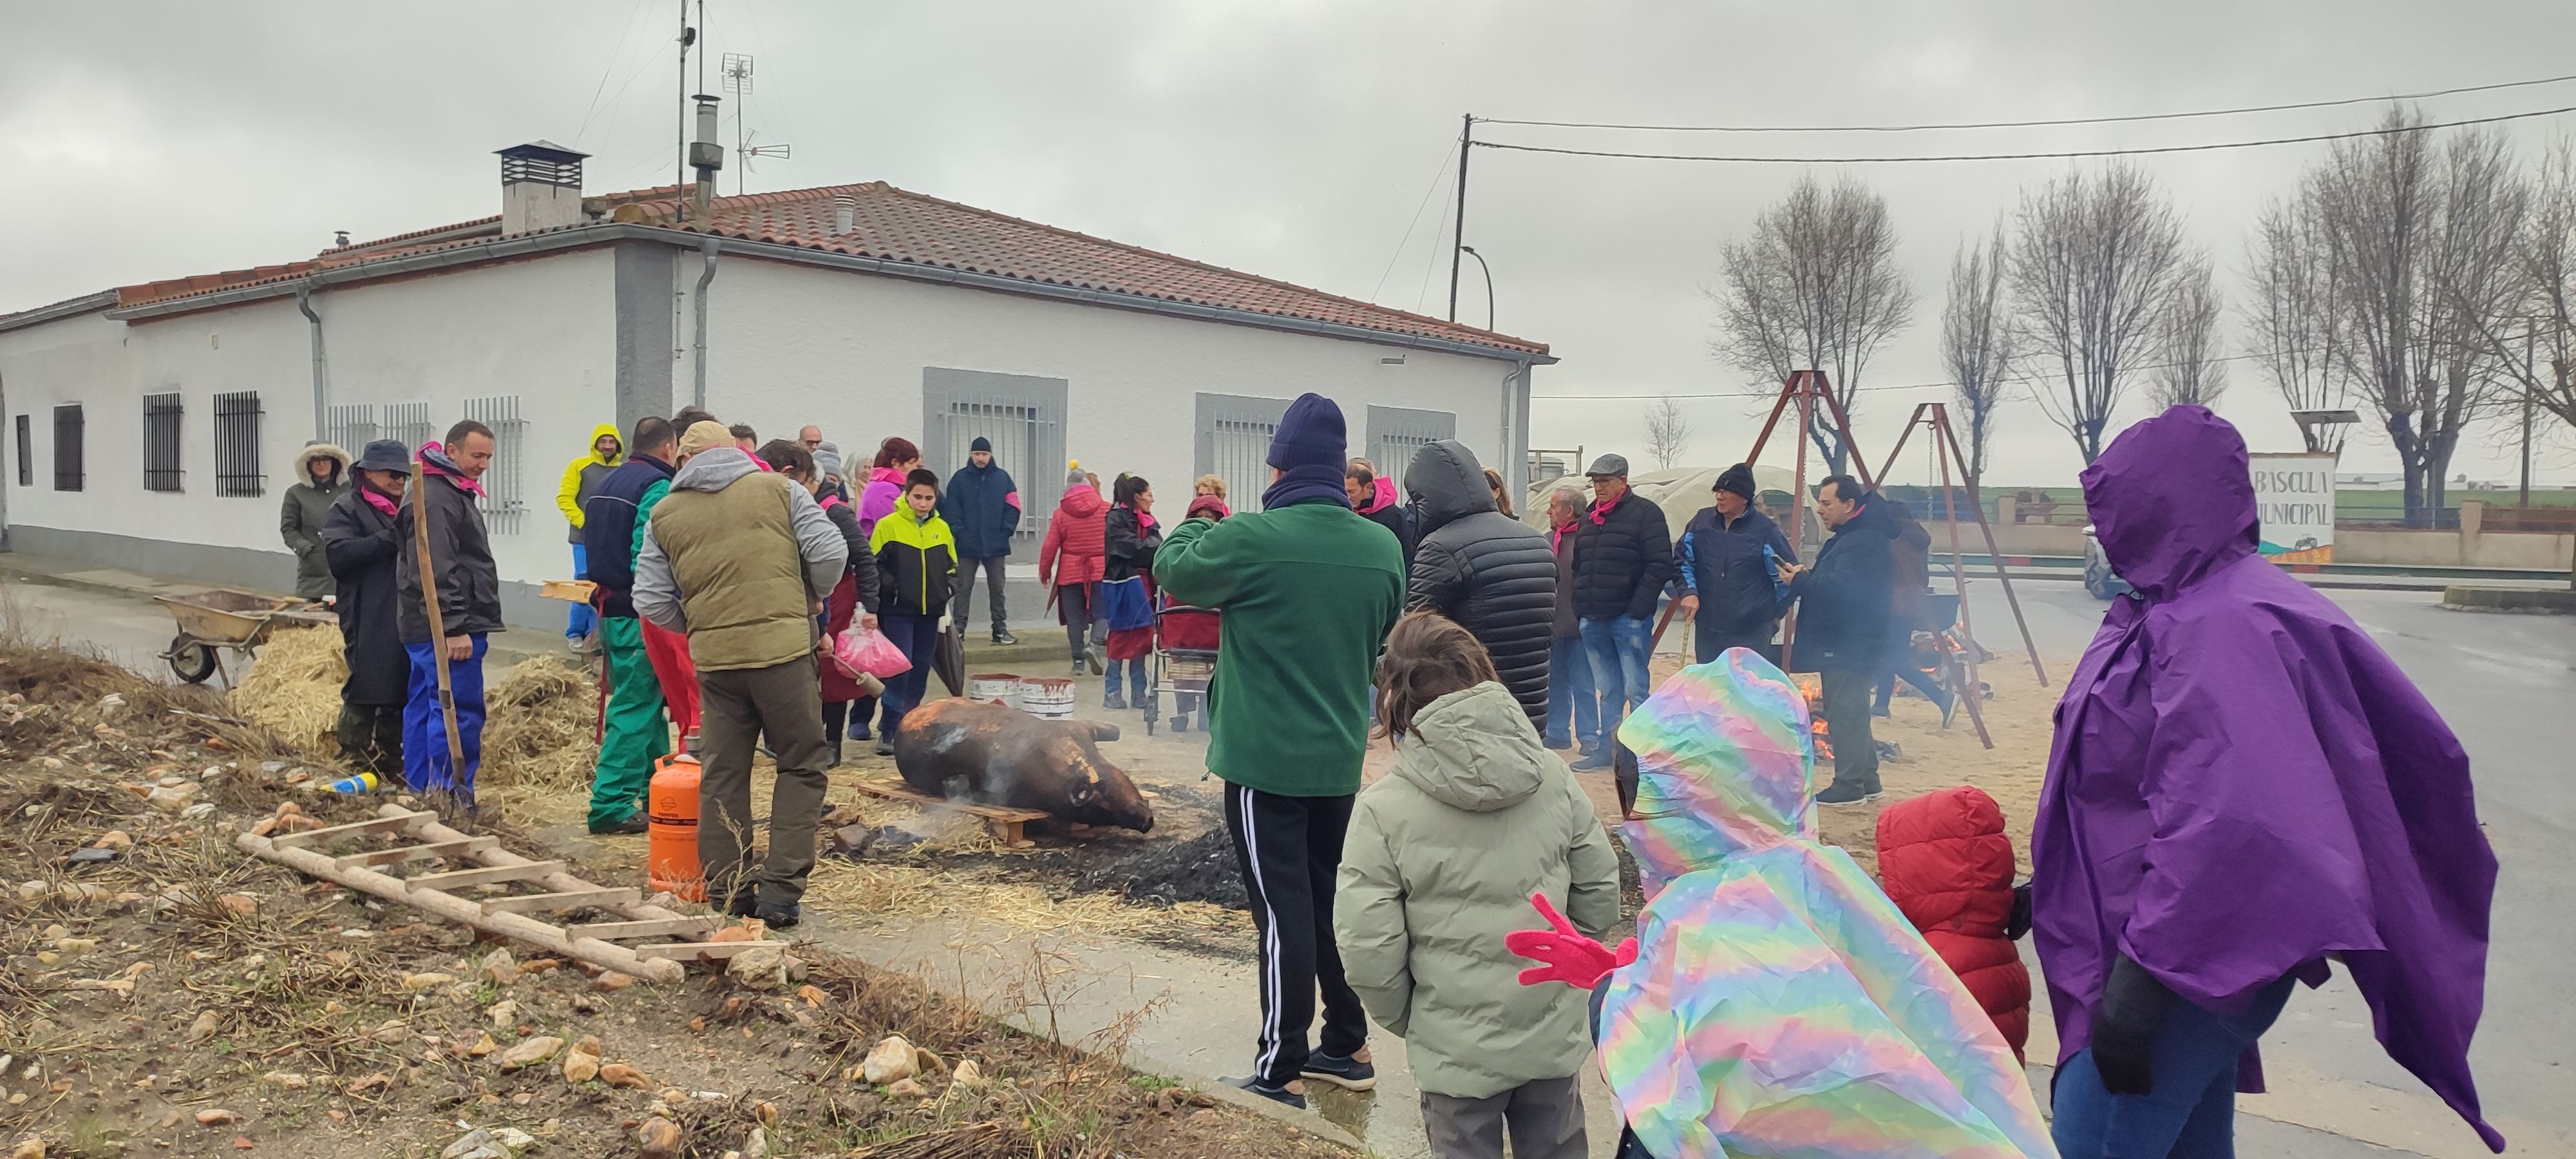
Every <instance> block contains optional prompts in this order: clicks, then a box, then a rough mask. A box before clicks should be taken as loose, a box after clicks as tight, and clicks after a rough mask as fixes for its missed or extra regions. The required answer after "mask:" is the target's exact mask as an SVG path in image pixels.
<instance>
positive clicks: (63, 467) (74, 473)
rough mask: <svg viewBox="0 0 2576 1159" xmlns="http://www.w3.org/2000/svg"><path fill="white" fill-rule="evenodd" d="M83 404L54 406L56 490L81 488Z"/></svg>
mask: <svg viewBox="0 0 2576 1159" xmlns="http://www.w3.org/2000/svg"><path fill="white" fill-rule="evenodd" d="M83 426H84V424H83V420H82V418H81V406H80V404H79V403H72V404H70V405H68V406H58V407H55V408H54V490H56V491H78V490H80V489H81V479H82V475H81V438H82V434H83Z"/></svg>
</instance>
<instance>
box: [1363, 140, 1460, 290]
mask: <svg viewBox="0 0 2576 1159" xmlns="http://www.w3.org/2000/svg"><path fill="white" fill-rule="evenodd" d="M1457 150H1458V143H1457V142H1455V141H1452V142H1450V143H1449V147H1448V148H1445V149H1442V150H1441V151H1440V167H1439V168H1436V169H1433V170H1432V171H1431V184H1429V185H1426V186H1423V188H1422V202H1421V204H1418V205H1416V206H1414V207H1413V220H1411V221H1408V222H1405V223H1404V236H1403V237H1401V238H1399V239H1397V240H1396V243H1395V252H1394V253H1391V254H1388V255H1387V258H1386V268H1385V269H1384V270H1381V271H1379V272H1378V275H1377V288H1376V289H1372V290H1370V291H1369V301H1372V302H1374V301H1376V300H1377V296H1378V292H1379V291H1381V290H1384V289H1386V279H1387V277H1388V276H1389V275H1391V274H1393V273H1395V263H1396V262H1398V261H1401V260H1403V258H1404V247H1405V246H1406V245H1408V244H1410V243H1411V242H1412V241H1413V228H1414V227H1415V226H1418V225H1420V224H1422V211H1423V210H1425V209H1428V208H1430V207H1431V195H1432V194H1434V193H1437V192H1439V191H1440V179H1441V178H1442V177H1446V176H1448V174H1449V155H1450V154H1451V153H1454V152H1457Z"/></svg>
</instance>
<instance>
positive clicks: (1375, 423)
mask: <svg viewBox="0 0 2576 1159" xmlns="http://www.w3.org/2000/svg"><path fill="white" fill-rule="evenodd" d="M1457 437H1458V416H1457V415H1454V414H1451V413H1450V412H1448V411H1445V410H1414V409H1412V408H1410V407H1400V406H1372V407H1370V408H1368V448H1369V455H1368V457H1369V462H1370V463H1372V464H1375V465H1376V467H1377V473H1378V474H1380V475H1383V476H1386V477H1388V478H1392V479H1394V480H1395V481H1396V485H1397V486H1399V487H1400V486H1402V485H1403V483H1404V469H1405V468H1407V467H1410V466H1412V465H1413V453H1414V452H1415V451H1418V450H1421V449H1422V447H1423V444H1426V443H1432V442H1437V441H1439V440H1441V439H1454V438H1457Z"/></svg>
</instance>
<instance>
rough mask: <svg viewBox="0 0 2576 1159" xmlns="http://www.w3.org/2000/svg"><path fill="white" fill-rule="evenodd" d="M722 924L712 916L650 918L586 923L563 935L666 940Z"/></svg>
mask: <svg viewBox="0 0 2576 1159" xmlns="http://www.w3.org/2000/svg"><path fill="white" fill-rule="evenodd" d="M724 924H725V920H724V919H723V918H720V917H717V916H715V915H713V914H709V915H707V916H705V917H695V918H652V919H649V920H646V921H640V922H588V923H584V924H582V925H577V926H566V927H564V932H566V933H569V934H571V935H573V936H574V937H577V938H597V939H599V940H600V941H603V942H613V941H616V940H618V939H620V938H667V937H670V936H671V935H673V934H709V933H714V932H715V931H716V929H717V928H719V927H721V926H723V925H724Z"/></svg>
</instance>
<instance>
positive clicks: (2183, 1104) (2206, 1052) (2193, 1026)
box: [2049, 978, 2296, 1159]
mask: <svg viewBox="0 0 2576 1159" xmlns="http://www.w3.org/2000/svg"><path fill="white" fill-rule="evenodd" d="M2295 982H2296V979H2292V978H2283V979H2281V980H2280V981H2278V982H2274V983H2272V984H2271V985H2269V986H2266V987H2264V988H2263V989H2261V990H2259V991H2256V992H2255V995H2254V1001H2253V1006H2252V1008H2251V1009H2249V1010H2247V1011H2246V1012H2245V1013H2243V1014H2240V1015H2236V1016H2233V1017H2229V1016H2225V1015H2220V1014H2215V1013H2212V1012H2210V1011H2208V1010H2205V1009H2203V1008H2201V1007H2200V1006H2197V1005H2195V1004H2193V1003H2191V1002H2189V1001H2183V1002H2177V1003H2175V1004H2174V1007H2173V1011H2172V1012H2171V1013H2169V1014H2167V1015H2165V1021H2164V1025H2163V1026H2160V1027H2158V1028H2157V1029H2156V1042H2155V1056H2154V1058H2155V1061H2154V1063H2153V1070H2152V1072H2151V1073H2153V1075H2154V1076H2155V1089H2153V1090H2151V1091H2149V1092H2148V1093H2146V1094H2143V1095H2115V1094H2112V1093H2110V1092H2109V1091H2105V1090H2103V1089H2102V1075H2101V1072H2099V1071H2096V1070H2094V1069H2093V1051H2092V1048H2090V1047H2087V1048H2085V1049H2083V1050H2080V1051H2077V1052H2076V1054H2075V1057H2073V1058H2070V1059H2068V1060H2066V1065H2065V1067H2063V1068H2062V1069H2060V1070H2059V1071H2058V1072H2057V1089H2056V1095H2055V1101H2056V1107H2055V1111H2056V1117H2055V1121H2054V1122H2053V1123H2052V1124H2051V1128H2050V1131H2049V1134H2050V1135H2052V1136H2054V1137H2055V1138H2056V1141H2057V1150H2058V1152H2059V1154H2061V1155H2063V1156H2065V1159H2229V1157H2230V1156H2233V1155H2235V1154H2236V1063H2237V1060H2238V1059H2239V1058H2242V1057H2243V1056H2244V1054H2245V1048H2246V1047H2248V1046H2251V1045H2253V1044H2254V1041H2255V1040H2256V1039H2258V1038H2261V1037H2262V1036H2263V1032H2264V1031H2266V1030H2269V1029H2271V1028H2272V1022H2273V1020H2274V1019H2277V1018H2279V1017H2280V1016H2281V1007H2282V1005H2283V1004H2285V1003H2287V1002H2288V1001H2289V1000H2290V989H2291V987H2292V985H2293V984H2294V983H2295Z"/></svg>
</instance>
